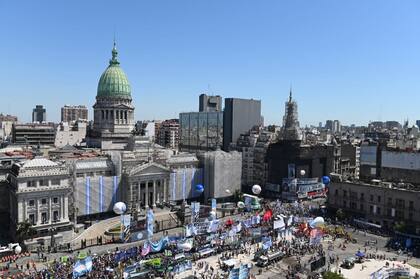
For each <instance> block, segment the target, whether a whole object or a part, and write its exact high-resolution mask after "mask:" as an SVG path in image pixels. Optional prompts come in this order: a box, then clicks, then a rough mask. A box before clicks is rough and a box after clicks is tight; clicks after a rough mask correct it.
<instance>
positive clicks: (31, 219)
mask: <svg viewBox="0 0 420 279" xmlns="http://www.w3.org/2000/svg"><path fill="white" fill-rule="evenodd" d="M29 223H31V224H32V225H35V214H29Z"/></svg>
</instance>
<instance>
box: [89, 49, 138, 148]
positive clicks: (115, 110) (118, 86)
mask: <svg viewBox="0 0 420 279" xmlns="http://www.w3.org/2000/svg"><path fill="white" fill-rule="evenodd" d="M117 56H118V52H117V49H116V47H115V43H114V47H113V49H112V58H111V60H110V61H109V66H108V68H107V69H106V70H105V72H104V73H103V74H102V75H101V78H100V79H99V83H98V91H97V95H96V103H95V105H94V106H93V111H94V113H93V114H94V117H93V129H92V131H91V133H90V137H89V138H88V140H87V142H88V145H89V146H93V147H100V148H102V149H108V150H122V149H124V148H125V147H126V146H127V144H128V138H129V137H130V136H131V132H132V131H133V129H134V125H135V123H134V106H133V105H132V103H131V102H132V98H131V87H130V84H129V82H128V79H127V76H126V75H125V73H124V71H123V70H122V69H121V67H120V62H119V61H118V59H117Z"/></svg>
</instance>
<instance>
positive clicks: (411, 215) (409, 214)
mask: <svg viewBox="0 0 420 279" xmlns="http://www.w3.org/2000/svg"><path fill="white" fill-rule="evenodd" d="M408 220H410V221H412V220H413V212H409V213H408Z"/></svg>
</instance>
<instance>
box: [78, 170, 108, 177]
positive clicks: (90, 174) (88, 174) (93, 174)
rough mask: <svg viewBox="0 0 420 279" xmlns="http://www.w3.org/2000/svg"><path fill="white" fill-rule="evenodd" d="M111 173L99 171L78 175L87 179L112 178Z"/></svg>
mask: <svg viewBox="0 0 420 279" xmlns="http://www.w3.org/2000/svg"><path fill="white" fill-rule="evenodd" d="M111 175H112V172H111V171H97V172H88V173H78V174H76V176H77V177H85V176H90V177H93V176H111Z"/></svg>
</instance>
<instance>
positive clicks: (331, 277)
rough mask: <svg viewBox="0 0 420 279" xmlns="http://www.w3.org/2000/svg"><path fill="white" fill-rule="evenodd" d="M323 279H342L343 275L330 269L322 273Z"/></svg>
mask: <svg viewBox="0 0 420 279" xmlns="http://www.w3.org/2000/svg"><path fill="white" fill-rule="evenodd" d="M322 278H323V279H344V276H343V275H341V274H338V273H335V272H332V271H327V272H325V273H324V274H323V275H322Z"/></svg>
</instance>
